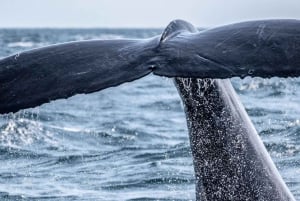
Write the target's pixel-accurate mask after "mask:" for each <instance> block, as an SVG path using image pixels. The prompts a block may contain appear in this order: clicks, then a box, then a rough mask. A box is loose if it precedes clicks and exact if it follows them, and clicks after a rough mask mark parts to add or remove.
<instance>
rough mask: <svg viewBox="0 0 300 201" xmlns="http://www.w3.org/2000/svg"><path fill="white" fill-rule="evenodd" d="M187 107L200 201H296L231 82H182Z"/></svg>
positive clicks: (180, 87)
mask: <svg viewBox="0 0 300 201" xmlns="http://www.w3.org/2000/svg"><path fill="white" fill-rule="evenodd" d="M175 84H176V86H177V89H178V92H179V93H180V95H181V98H182V101H183V103H184V107H185V112H186V118H187V125H188V130H189V137H190V144H191V150H192V154H193V160H194V169H195V176H196V181H197V183H196V193H197V200H208V201H210V200H264V201H279V200H280V201H282V200H294V198H293V196H292V194H291V193H290V191H289V190H288V188H287V187H286V185H285V183H284V182H283V180H282V178H281V176H280V175H279V173H278V170H277V169H276V167H275V165H274V163H273V162H272V160H271V158H270V156H269V154H268V152H267V151H266V148H265V147H264V145H263V143H262V141H261V139H260V138H259V136H258V134H257V132H256V130H255V128H254V127H253V125H252V123H251V121H250V119H249V117H248V115H247V113H246V111H245V109H244V107H243V105H242V104H241V102H240V101H239V98H238V97H237V95H236V93H235V91H234V89H233V87H232V85H231V82H230V80H228V79H226V80H212V79H206V80H201V79H193V78H176V79H175Z"/></svg>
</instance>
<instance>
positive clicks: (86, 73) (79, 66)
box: [0, 38, 159, 114]
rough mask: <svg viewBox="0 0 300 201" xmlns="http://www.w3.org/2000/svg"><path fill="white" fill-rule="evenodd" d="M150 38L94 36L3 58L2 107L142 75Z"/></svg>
mask: <svg viewBox="0 0 300 201" xmlns="http://www.w3.org/2000/svg"><path fill="white" fill-rule="evenodd" d="M158 40H159V39H158V38H153V39H151V40H102V41H101V40H100V41H98V40H95V41H82V42H71V43H65V44H59V45H53V46H49V47H44V48H39V49H34V50H31V51H27V52H23V53H20V54H17V55H13V56H10V57H7V58H5V59H3V60H0V94H1V95H0V113H1V114H3V113H9V112H17V111H18V110H20V109H25V108H30V107H36V106H38V105H41V104H43V103H47V102H49V101H51V100H55V99H60V98H68V97H70V96H73V95H75V94H80V93H91V92H95V91H99V90H101V89H105V88H107V87H112V86H116V85H119V84H121V83H124V82H129V81H132V80H135V79H138V78H140V77H143V76H145V75H147V74H148V73H150V72H151V70H150V69H149V68H148V67H147V66H146V65H143V62H144V61H147V59H148V58H149V57H153V55H152V48H153V47H154V46H155V45H156V44H157V41H158Z"/></svg>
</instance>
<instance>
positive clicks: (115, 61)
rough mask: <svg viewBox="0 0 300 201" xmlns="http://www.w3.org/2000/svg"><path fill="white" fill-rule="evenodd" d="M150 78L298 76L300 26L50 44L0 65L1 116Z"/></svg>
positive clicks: (257, 25)
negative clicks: (141, 78) (145, 77)
mask: <svg viewBox="0 0 300 201" xmlns="http://www.w3.org/2000/svg"><path fill="white" fill-rule="evenodd" d="M151 72H153V73H154V74H156V75H161V76H167V77H187V78H190V77H194V78H231V77H235V76H238V77H245V76H259V77H272V76H279V77H295V76H300V21H299V20H262V21H251V22H243V23H237V24H231V25H226V26H222V27H218V28H213V29H208V30H204V31H198V30H197V29H196V28H195V27H194V26H193V25H191V24H190V23H188V22H185V21H183V20H175V21H173V22H171V23H170V24H169V25H168V27H167V28H166V29H165V31H164V32H163V34H162V36H156V37H154V38H151V39H145V40H92V41H81V42H71V43H65V44H58V45H52V46H48V47H44V48H39V49H34V50H30V51H26V52H23V53H20V54H16V55H13V56H10V57H7V58H4V59H2V60H0V114H3V113H9V112H17V111H18V110H21V109H25V108H30V107H36V106H38V105H41V104H43V103H47V102H49V101H51V100H55V99H60V98H67V97H70V96H73V95H75V94H80V93H91V92H95V91H99V90H101V89H105V88H107V87H112V86H116V85H119V84H121V83H124V82H129V81H132V80H135V79H138V78H140V77H143V76H145V75H147V74H148V73H151Z"/></svg>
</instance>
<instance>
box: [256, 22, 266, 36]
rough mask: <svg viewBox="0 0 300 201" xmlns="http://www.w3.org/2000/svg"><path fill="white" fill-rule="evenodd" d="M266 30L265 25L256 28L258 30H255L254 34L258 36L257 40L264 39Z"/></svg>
mask: <svg viewBox="0 0 300 201" xmlns="http://www.w3.org/2000/svg"><path fill="white" fill-rule="evenodd" d="M265 28H266V25H265V24H261V25H259V26H258V29H257V30H256V34H257V35H258V39H264V30H265Z"/></svg>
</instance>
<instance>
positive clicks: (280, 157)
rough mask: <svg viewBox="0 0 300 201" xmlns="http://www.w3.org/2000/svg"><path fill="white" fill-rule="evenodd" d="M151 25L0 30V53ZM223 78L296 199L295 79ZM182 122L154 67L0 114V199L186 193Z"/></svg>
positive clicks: (188, 176) (188, 180)
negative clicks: (100, 88) (115, 83)
mask: <svg viewBox="0 0 300 201" xmlns="http://www.w3.org/2000/svg"><path fill="white" fill-rule="evenodd" d="M160 33H161V30H155V29H136V30H134V29H81V30H80V29H2V30H0V47H1V48H0V58H1V57H5V56H8V55H10V54H13V53H17V52H20V51H23V50H27V49H32V48H37V47H40V46H45V45H50V44H54V43H60V42H66V41H74V40H86V39H118V38H128V37H130V38H145V37H150V36H153V35H157V34H160ZM232 82H233V84H234V87H235V89H236V91H237V93H238V94H239V95H240V98H241V100H242V102H243V103H244V105H245V107H246V110H247V112H248V114H249V116H250V118H251V119H252V121H253V123H254V125H255V127H256V129H257V130H258V132H259V134H260V136H261V138H262V139H263V141H264V143H265V145H266V147H267V149H268V151H269V152H270V154H271V156H272V158H273V160H274V162H275V164H276V165H277V167H278V169H279V171H280V173H281V175H282V177H283V178H284V180H285V182H286V183H287V185H288V186H289V188H290V189H291V191H292V193H293V194H294V195H295V197H296V199H297V200H300V102H299V100H300V79H299V78H293V79H292V78H289V79H281V78H272V79H260V78H245V79H239V78H234V79H232ZM0 95H1V94H0ZM24 98H26V97H24ZM185 121H186V120H185V116H184V112H183V108H182V105H181V102H180V99H179V96H178V94H177V91H176V89H175V87H174V85H173V82H172V80H171V79H167V78H162V77H157V76H154V75H149V76H147V77H145V78H142V79H140V80H137V81H134V82H131V83H126V84H123V85H121V86H118V87H114V88H109V89H105V90H103V91H100V92H96V93H93V94H89V95H76V96H74V97H71V98H69V99H66V100H57V101H53V102H51V103H48V104H44V105H42V106H40V107H37V108H33V109H27V110H23V111H20V112H18V113H16V114H8V115H1V116H0V200H1V201H2V200H6V201H15V200H24V201H25V200H26V201H31V200H34V201H37V200H43V201H53V200H55V201H69V200H70V201H71V200H72V201H73V200H74V201H75V200H85V201H87V200H88V201H94V200H95V201H98V200H109V201H122V200H134V201H137V200H164V201H166V200H169V201H171V200H176V201H179V200H195V190H194V188H195V187H194V175H193V166H192V158H191V152H190V147H189V141H188V134H187V128H186V122H185Z"/></svg>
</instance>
